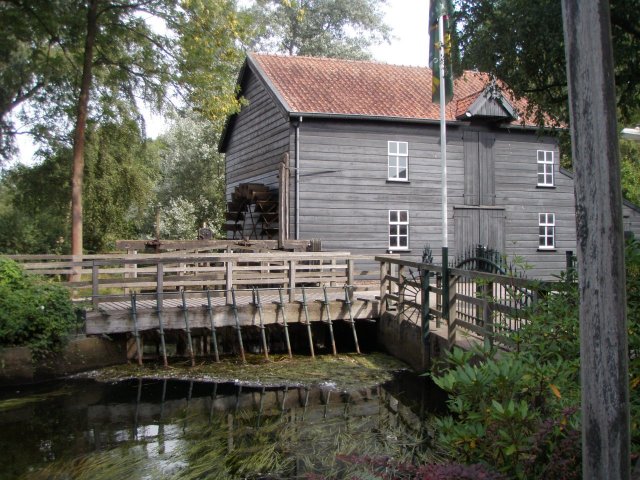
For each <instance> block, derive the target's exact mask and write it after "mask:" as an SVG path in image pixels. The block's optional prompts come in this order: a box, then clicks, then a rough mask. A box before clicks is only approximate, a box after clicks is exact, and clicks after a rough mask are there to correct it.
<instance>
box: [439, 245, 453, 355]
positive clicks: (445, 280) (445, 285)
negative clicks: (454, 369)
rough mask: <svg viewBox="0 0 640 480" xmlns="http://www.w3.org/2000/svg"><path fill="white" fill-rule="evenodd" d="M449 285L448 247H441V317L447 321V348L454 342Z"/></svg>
mask: <svg viewBox="0 0 640 480" xmlns="http://www.w3.org/2000/svg"><path fill="white" fill-rule="evenodd" d="M450 285H451V272H450V271H449V248H448V247H442V318H443V319H444V320H445V321H446V323H447V333H448V338H449V348H451V347H453V345H455V343H456V330H455V325H454V324H453V323H452V322H453V320H454V319H451V318H450V314H449V313H450V309H451V295H450V292H449V287H450Z"/></svg>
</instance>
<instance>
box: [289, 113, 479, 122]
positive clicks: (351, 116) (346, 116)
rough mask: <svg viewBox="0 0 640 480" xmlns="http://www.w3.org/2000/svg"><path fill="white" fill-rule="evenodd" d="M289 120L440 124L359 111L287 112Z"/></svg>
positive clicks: (427, 120)
mask: <svg viewBox="0 0 640 480" xmlns="http://www.w3.org/2000/svg"><path fill="white" fill-rule="evenodd" d="M289 117H290V119H291V120H296V119H298V118H300V117H303V118H326V119H333V120H367V121H378V122H398V123H420V124H433V125H438V124H440V120H438V119H434V118H415V117H393V116H386V115H363V114H359V113H326V112H289ZM465 123H468V122H463V121H459V120H447V125H463V124H465Z"/></svg>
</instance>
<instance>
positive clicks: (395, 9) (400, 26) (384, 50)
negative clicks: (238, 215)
mask: <svg viewBox="0 0 640 480" xmlns="http://www.w3.org/2000/svg"><path fill="white" fill-rule="evenodd" d="M384 10H385V21H386V23H387V24H388V25H389V26H390V27H391V29H392V38H391V43H390V44H384V45H378V46H375V47H372V48H371V54H372V55H373V58H374V60H377V61H380V62H385V63H391V64H395V65H412V66H421V67H425V66H427V64H428V60H429V58H428V55H429V23H428V20H429V0H387V5H386V7H385V9H384ZM145 116H148V117H149V118H148V119H147V135H148V136H149V137H151V138H155V137H157V136H158V135H159V134H161V133H162V132H163V129H164V128H166V124H165V122H164V121H163V119H162V118H160V117H157V116H152V115H150V114H149V115H145ZM18 145H19V148H20V161H21V162H22V163H25V164H31V163H32V160H31V157H32V155H33V152H34V146H33V144H32V143H31V141H30V139H29V138H28V137H27V136H25V135H21V136H19V137H18Z"/></svg>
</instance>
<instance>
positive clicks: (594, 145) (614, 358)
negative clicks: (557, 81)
mask: <svg viewBox="0 0 640 480" xmlns="http://www.w3.org/2000/svg"><path fill="white" fill-rule="evenodd" d="M609 11H610V9H609V2H608V1H607V0H563V1H562V16H563V22H564V37H565V49H566V54H567V78H568V83H569V107H570V112H571V133H572V140H573V142H572V153H573V161H574V163H575V166H576V168H575V191H576V222H577V236H578V273H579V275H578V282H579V283H578V286H579V292H580V383H581V386H582V478H584V479H587V480H592V479H593V480H595V479H603V478H615V479H622V480H625V479H628V478H629V475H630V459H629V451H630V446H629V439H630V433H629V432H630V425H629V383H628V382H629V378H628V370H629V360H628V341H627V322H626V311H625V306H626V293H625V271H624V237H623V227H622V195H621V187H620V161H619V150H618V128H617V124H616V95H615V88H614V84H613V72H614V65H613V54H612V47H611V27H610V19H609Z"/></svg>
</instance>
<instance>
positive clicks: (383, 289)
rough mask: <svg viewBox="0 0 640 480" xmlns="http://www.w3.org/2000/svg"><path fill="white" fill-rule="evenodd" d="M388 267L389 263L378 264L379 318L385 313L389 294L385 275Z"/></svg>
mask: <svg viewBox="0 0 640 480" xmlns="http://www.w3.org/2000/svg"><path fill="white" fill-rule="evenodd" d="M390 266H391V264H390V263H387V262H380V308H379V310H380V317H382V315H384V313H385V312H386V311H387V293H389V292H388V290H389V280H388V279H387V274H388V272H389V267H390Z"/></svg>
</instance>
